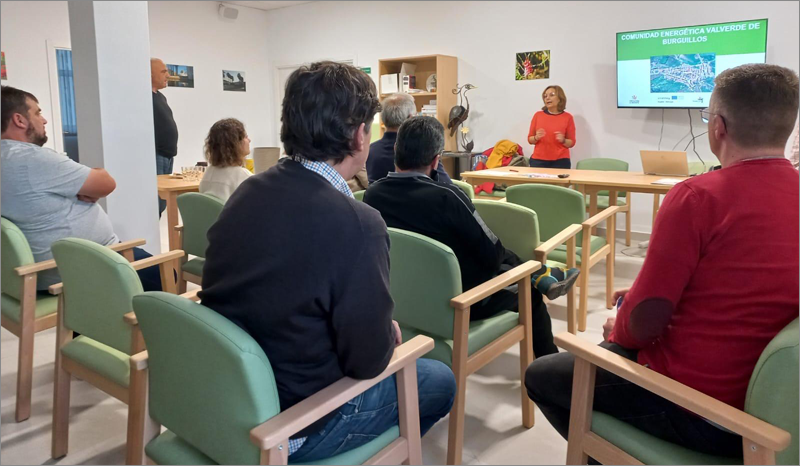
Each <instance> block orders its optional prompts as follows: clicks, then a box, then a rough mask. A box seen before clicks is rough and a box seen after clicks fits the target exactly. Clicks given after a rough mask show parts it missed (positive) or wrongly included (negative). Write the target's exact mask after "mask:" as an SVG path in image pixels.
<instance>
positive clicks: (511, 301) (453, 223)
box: [364, 117, 578, 357]
mask: <svg viewBox="0 0 800 466" xmlns="http://www.w3.org/2000/svg"><path fill="white" fill-rule="evenodd" d="M443 148H444V127H442V124H441V123H439V122H438V121H437V120H436V119H435V118H431V117H413V118H410V119H408V120H406V122H405V123H403V125H402V126H401V127H400V131H399V132H398V134H397V144H396V150H395V165H397V169H398V171H397V172H396V173H389V175H388V176H387V177H386V178H384V179H382V180H379V181H377V182H375V183H373V184H372V185H371V186H370V188H369V189H368V190H367V192H366V193H365V195H364V202H365V203H366V204H368V205H370V206H372V207H374V208H376V209H377V210H378V211H379V212H380V213H381V215H382V216H383V219H384V220H385V221H386V225H388V226H389V227H393V228H400V229H402V230H408V231H413V232H415V233H419V234H421V235H425V236H427V237H429V238H433V239H435V240H437V241H439V242H441V243H444V244H446V245H447V246H449V247H450V248H451V249H452V250H453V252H454V253H455V255H456V257H457V258H458V264H459V266H460V268H461V282H462V287H463V289H464V290H469V289H471V288H474V287H475V286H478V285H480V284H481V283H484V282H486V281H487V280H490V279H491V278H493V277H495V276H496V275H498V274H500V273H502V272H504V271H507V270H510V269H511V268H513V267H516V266H517V265H519V264H521V263H522V261H521V260H520V258H519V257H517V255H516V254H514V253H513V252H511V251H508V250H507V249H505V248H504V247H503V244H502V243H501V242H500V240H499V239H498V238H497V236H495V234H494V233H492V231H491V230H490V229H489V228H488V227H487V226H486V224H485V223H484V222H483V220H482V219H481V217H480V215H478V212H477V211H476V210H475V206H474V205H472V202H470V200H469V198H468V197H467V196H466V195H465V194H464V193H463V192H462V191H461V190H460V189H459V188H457V187H455V186H453V185H452V184H444V183H438V182H435V181H433V180H432V179H431V178H430V176H429V175H430V174H431V172H432V171H434V169H435V167H436V165H437V164H438V163H439V156H440V154H441V153H442V149H443ZM577 272H578V270H577V269H572V270H570V271H564V270H562V269H555V268H553V269H550V268H548V267H543V268H542V270H540V271H538V272H537V275H536V277H534V278H535V280H536V281H535V282H534V283H538V284H539V286H535V285H533V284H532V288H533V289H532V297H533V305H532V308H533V320H532V324H533V352H534V354H535V355H536V357H541V356H544V355H547V354H551V353H556V352H558V349H557V348H556V346H555V344H554V343H553V333H552V330H551V324H550V316H549V315H548V314H547V307H546V306H545V304H544V302H543V301H542V292H541V290H544V291H545V292H547V291H551V290H552V291H553V292H554V294H553V295H552V297H553V298H555V297H556V296H557V295H559V294H565V293H566V292H567V291H568V290H569V288H570V287H571V286H572V285H573V284H574V283H575V279H576V278H577ZM558 280H560V281H558ZM517 306H518V298H517V290H516V289H515V288H513V287H510V288H507V289H504V290H501V291H499V292H497V293H495V294H494V295H492V296H491V297H489V298H487V299H486V300H484V301H482V302H480V303H478V304H475V305H473V306H472V308H471V309H470V319H471V320H478V319H485V318H487V317H491V316H493V315H495V314H497V313H499V312H501V311H504V310H516V309H517Z"/></svg>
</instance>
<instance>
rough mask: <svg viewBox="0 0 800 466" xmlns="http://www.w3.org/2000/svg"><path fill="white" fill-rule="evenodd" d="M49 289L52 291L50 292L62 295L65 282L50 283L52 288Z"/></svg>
mask: <svg viewBox="0 0 800 466" xmlns="http://www.w3.org/2000/svg"><path fill="white" fill-rule="evenodd" d="M47 290H48V291H49V292H50V294H53V295H60V294H61V293H62V292H63V291H64V284H63V283H56V284H55V285H50V288H48V289H47Z"/></svg>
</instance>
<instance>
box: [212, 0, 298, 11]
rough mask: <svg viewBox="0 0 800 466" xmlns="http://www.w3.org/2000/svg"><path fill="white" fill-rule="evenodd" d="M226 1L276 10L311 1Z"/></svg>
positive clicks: (260, 8)
mask: <svg viewBox="0 0 800 466" xmlns="http://www.w3.org/2000/svg"><path fill="white" fill-rule="evenodd" d="M225 3H229V4H234V5H241V6H247V7H250V8H257V9H259V10H275V9H278V8H286V7H289V6H295V5H302V4H303V3H311V2H310V1H305V2H282V1H275V2H231V1H226V2H225Z"/></svg>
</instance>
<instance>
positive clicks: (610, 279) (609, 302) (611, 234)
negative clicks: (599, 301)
mask: <svg viewBox="0 0 800 466" xmlns="http://www.w3.org/2000/svg"><path fill="white" fill-rule="evenodd" d="M616 217H617V216H616V215H612V216H611V217H608V222H607V228H606V240H607V242H608V244H610V245H611V249H610V250H609V252H608V255H607V256H606V309H613V308H614V303H613V298H614V263H615V262H616V253H617V248H616V240H617V235H616V231H615V230H616V228H617V221H616Z"/></svg>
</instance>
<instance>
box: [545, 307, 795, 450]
mask: <svg viewBox="0 0 800 466" xmlns="http://www.w3.org/2000/svg"><path fill="white" fill-rule="evenodd" d="M555 340H556V344H558V346H560V347H562V348H564V349H566V350H567V351H569V352H570V353H572V354H574V355H575V358H576V359H575V380H576V381H579V380H580V381H583V383H582V384H580V385H575V388H574V389H573V392H572V413H571V417H570V432H569V446H568V448H567V464H586V461H587V456H591V457H592V458H594V459H596V460H597V461H600V462H601V463H604V464H642V463H643V464H742V463H743V462H742V458H724V457H717V456H713V455H708V454H704V453H700V452H696V451H693V450H689V449H687V448H685V447H682V446H678V445H675V444H673V443H670V442H667V441H665V440H661V439H658V438H656V437H653V436H651V435H649V434H646V433H644V432H642V431H640V430H638V429H636V428H635V427H633V426H632V425H630V424H628V423H626V422H624V421H620V420H618V419H615V418H613V417H611V416H608V415H606V414H603V413H600V412H597V411H593V410H592V394H593V392H594V387H593V383H592V382H590V381H593V380H594V377H591V375H592V374H593V373H594V371H595V370H596V368H597V367H600V368H603V369H605V370H607V371H610V372H613V373H614V374H616V375H618V376H620V377H622V378H624V379H627V380H629V381H631V382H634V383H636V384H637V385H639V386H641V387H643V388H645V389H647V390H649V391H651V392H653V393H655V394H657V395H659V396H662V397H664V398H666V399H668V400H670V401H672V402H673V403H676V404H678V405H679V406H681V407H682V408H684V409H686V410H688V411H691V412H693V413H695V414H697V415H699V416H702V417H704V418H706V419H708V420H709V421H711V422H714V423H717V424H719V425H720V426H722V427H724V428H726V429H728V430H730V431H733V432H734V433H736V434H739V435H741V436H742V438H743V445H742V452H743V458H744V464H798V460H799V458H798V416H800V413H799V412H798V398H797V393H798V388H799V387H798V366H799V365H800V362H799V361H798V340H800V332H798V321H797V319H795V320H794V321H793V322H791V323H790V324H789V325H787V326H786V327H785V328H784V329H783V330H782V331H781V332H780V333H778V335H776V336H775V338H773V340H772V341H771V342H770V343H769V344H768V345H767V347H766V348H765V349H764V352H763V353H761V357H760V358H759V359H758V362H757V363H756V366H755V369H754V370H753V375H752V376H751V378H750V384H749V386H748V388H747V397H746V399H745V404H744V411H740V410H738V409H736V408H734V407H732V406H730V405H728V404H726V403H723V402H721V401H719V400H716V399H714V398H712V397H710V396H708V395H706V394H704V393H701V392H699V391H697V390H694V389H692V388H690V387H687V386H685V385H683V384H681V383H679V382H676V381H675V380H672V379H670V378H668V377H666V376H664V375H661V374H659V373H657V372H655V371H652V370H650V369H648V368H646V367H644V366H640V365H638V364H636V363H633V362H632V361H629V360H627V359H625V358H623V357H622V356H619V355H616V354H614V353H611V352H610V351H608V350H606V349H604V348H601V347H599V346H595V345H592V344H591V343H589V342H586V341H584V340H580V339H578V338H576V337H575V336H573V335H571V334H569V333H563V334H560V335H557V336H556V338H555ZM573 423H574V424H573ZM573 426H576V427H575V428H573ZM577 426H580V427H577Z"/></svg>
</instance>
